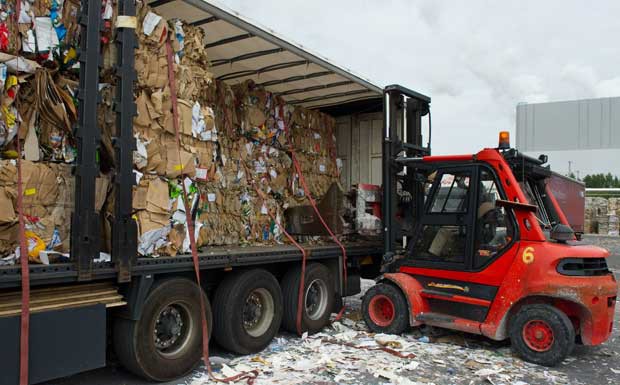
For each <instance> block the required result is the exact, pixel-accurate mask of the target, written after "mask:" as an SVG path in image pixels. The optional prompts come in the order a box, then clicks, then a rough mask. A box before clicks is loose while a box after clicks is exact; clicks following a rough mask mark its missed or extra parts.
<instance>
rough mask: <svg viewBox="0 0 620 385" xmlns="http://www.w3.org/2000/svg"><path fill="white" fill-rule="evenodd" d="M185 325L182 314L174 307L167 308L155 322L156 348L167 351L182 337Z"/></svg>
mask: <svg viewBox="0 0 620 385" xmlns="http://www.w3.org/2000/svg"><path fill="white" fill-rule="evenodd" d="M183 325H184V323H183V317H182V316H181V312H180V311H179V310H178V309H177V308H176V307H175V306H174V305H171V306H166V307H165V308H164V309H163V310H162V311H161V313H159V316H158V317H157V320H156V321H155V329H154V331H153V332H154V336H153V337H154V339H155V347H157V349H159V350H165V349H168V348H169V347H171V346H172V345H174V344H175V343H176V342H177V341H178V340H179V339H180V337H181V335H182V332H183Z"/></svg>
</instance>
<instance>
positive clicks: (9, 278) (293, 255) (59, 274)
mask: <svg viewBox="0 0 620 385" xmlns="http://www.w3.org/2000/svg"><path fill="white" fill-rule="evenodd" d="M344 246H345V248H346V251H347V256H349V257H355V256H365V255H380V254H381V253H382V248H381V243H380V242H369V241H363V242H348V243H345V244H344ZM304 248H305V249H306V250H308V252H309V256H308V259H315V260H316V259H326V258H334V257H338V256H340V254H341V250H340V247H339V246H338V245H336V244H323V245H312V246H310V245H308V246H305V245H304ZM199 258H200V268H201V270H206V269H221V268H227V267H242V266H256V265H261V264H267V263H274V262H293V261H297V260H301V252H300V251H299V249H297V248H296V247H295V246H292V245H275V246H249V247H230V246H218V247H209V248H205V249H203V250H202V251H201V252H199ZM193 268H194V264H193V261H192V256H191V255H190V254H182V255H177V256H174V257H157V258H150V257H149V258H138V260H137V261H136V264H135V265H134V266H133V267H132V269H131V271H132V275H134V276H137V275H143V274H153V273H174V272H182V271H191V270H193ZM116 275H117V272H116V270H115V268H114V265H113V264H112V262H100V263H93V279H92V280H93V281H95V280H104V279H113V278H115V277H116ZM77 277H78V273H77V266H76V265H75V264H74V263H56V264H49V265H32V264H31V265H30V284H31V285H33V286H35V285H44V284H52V283H70V282H76V281H77ZM20 284H21V266H20V265H13V266H0V289H4V288H12V287H18V286H19V285H20Z"/></svg>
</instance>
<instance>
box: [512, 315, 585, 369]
mask: <svg viewBox="0 0 620 385" xmlns="http://www.w3.org/2000/svg"><path fill="white" fill-rule="evenodd" d="M510 341H511V342H512V348H513V350H514V351H515V352H516V353H517V354H518V355H519V356H520V357H521V358H523V359H524V360H526V361H529V362H533V363H535V364H539V365H544V366H555V365H557V364H558V363H560V362H562V361H563V360H564V358H566V356H568V355H569V354H570V353H571V352H572V350H573V348H574V347H575V329H574V328H573V324H572V323H571V321H570V319H569V318H568V317H567V316H566V314H564V313H563V312H562V311H560V310H559V309H556V308H555V307H553V306H550V305H543V304H537V305H527V306H524V307H522V308H521V309H520V310H519V312H518V313H517V314H515V315H514V316H513V318H512V320H511V322H510Z"/></svg>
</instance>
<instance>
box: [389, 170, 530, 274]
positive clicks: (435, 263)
mask: <svg viewBox="0 0 620 385" xmlns="http://www.w3.org/2000/svg"><path fill="white" fill-rule="evenodd" d="M427 165H428V164H426V165H425V166H427ZM423 168H424V169H426V170H429V169H430V170H433V171H437V176H436V178H435V180H434V181H433V185H432V186H431V190H430V191H429V193H428V195H427V199H426V201H425V203H424V208H423V210H422V212H421V216H420V218H417V222H416V223H415V224H414V227H413V236H412V237H411V239H409V240H408V244H407V250H406V253H407V255H406V257H405V259H404V260H403V261H402V262H401V263H400V264H399V265H400V266H410V267H416V268H427V269H433V270H451V271H463V272H470V273H475V272H480V271H483V270H485V269H487V268H488V267H489V266H490V265H491V264H492V263H494V262H495V261H497V260H498V259H500V258H501V257H502V256H503V255H505V254H506V253H508V252H509V251H510V250H511V249H512V248H513V246H514V244H515V243H517V242H518V241H519V226H518V223H517V219H516V216H515V215H514V212H513V211H512V210H511V209H508V208H505V215H506V220H507V221H510V223H511V225H512V229H513V234H512V237H511V240H510V242H508V243H507V244H506V245H505V246H504V247H502V249H501V250H500V251H499V252H498V253H497V254H496V255H494V256H493V257H492V258H490V259H489V260H488V261H487V262H486V263H485V264H483V265H481V266H480V267H477V268H476V267H474V266H475V265H474V257H475V256H474V251H475V250H474V248H475V242H476V233H477V221H478V218H477V212H478V204H479V198H480V196H479V195H480V188H479V187H480V180H481V174H482V171H483V170H486V171H487V172H489V173H490V174H491V175H492V176H493V181H494V182H495V185H496V188H497V192H498V194H499V197H500V198H501V199H508V195H507V193H506V191H504V188H503V186H502V183H501V180H500V178H499V176H498V174H497V172H496V171H495V169H494V168H493V167H492V166H491V165H489V164H487V163H484V162H473V163H467V164H463V165H458V164H455V163H453V162H446V163H436V164H432V167H423ZM464 169H466V170H469V171H470V175H471V177H470V182H469V183H470V184H469V189H468V191H467V194H468V198H467V199H468V202H467V211H466V212H465V213H464V214H463V213H431V212H430V209H431V207H432V204H433V202H434V200H435V198H436V196H437V194H438V193H439V189H440V188H441V177H442V175H444V174H446V173H450V172H455V171H456V170H458V171H462V170H464ZM460 216H463V217H464V218H463V219H462V221H461V222H462V223H458V222H459V220H458V217H460ZM444 218H446V219H447V218H453V219H455V220H453V221H451V222H448V221H445V220H442V219H444ZM426 225H448V226H450V225H452V226H461V225H463V226H466V232H467V240H466V245H465V255H464V260H463V262H445V261H441V260H440V259H439V258H440V257H438V258H437V259H436V260H423V259H419V258H416V256H415V255H414V254H413V248H414V247H415V244H416V242H417V241H418V240H419V238H420V237H421V236H422V234H423V231H422V229H423V227H424V226H426Z"/></svg>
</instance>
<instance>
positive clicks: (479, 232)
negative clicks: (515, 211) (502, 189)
mask: <svg viewBox="0 0 620 385" xmlns="http://www.w3.org/2000/svg"><path fill="white" fill-rule="evenodd" d="M502 198H503V197H502V196H501V194H500V193H499V190H498V189H497V184H496V183H495V178H494V176H493V174H492V173H490V172H489V171H487V170H485V169H484V168H481V170H480V186H479V191H478V210H477V213H476V215H477V216H476V233H475V236H476V239H475V243H474V245H475V246H474V250H475V253H474V268H480V267H482V266H484V265H486V264H487V263H488V262H489V261H490V260H492V259H494V258H495V257H496V256H497V255H499V254H500V253H502V252H503V251H504V249H505V248H506V246H508V245H509V244H510V242H511V241H512V239H513V237H514V228H513V225H512V221H511V220H510V218H508V217H507V212H506V209H504V208H503V207H497V206H496V205H495V201H496V200H497V199H502Z"/></svg>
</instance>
